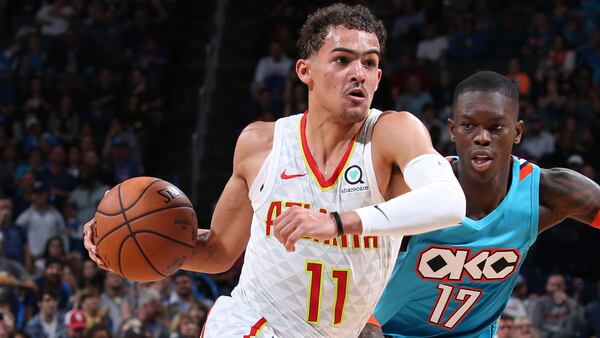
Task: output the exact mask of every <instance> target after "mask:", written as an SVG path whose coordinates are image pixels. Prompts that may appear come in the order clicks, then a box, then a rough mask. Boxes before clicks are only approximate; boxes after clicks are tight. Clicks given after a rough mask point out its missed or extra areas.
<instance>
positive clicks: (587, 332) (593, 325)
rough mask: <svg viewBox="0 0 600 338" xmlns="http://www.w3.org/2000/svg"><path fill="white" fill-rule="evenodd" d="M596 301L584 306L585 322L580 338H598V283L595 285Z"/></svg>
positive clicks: (599, 311)
mask: <svg viewBox="0 0 600 338" xmlns="http://www.w3.org/2000/svg"><path fill="white" fill-rule="evenodd" d="M596 297H597V298H596V299H595V300H594V301H592V302H590V303H589V304H588V305H586V306H585V310H584V318H585V322H584V325H583V327H582V328H581V332H580V338H587V337H600V281H599V282H598V284H597V289H596Z"/></svg>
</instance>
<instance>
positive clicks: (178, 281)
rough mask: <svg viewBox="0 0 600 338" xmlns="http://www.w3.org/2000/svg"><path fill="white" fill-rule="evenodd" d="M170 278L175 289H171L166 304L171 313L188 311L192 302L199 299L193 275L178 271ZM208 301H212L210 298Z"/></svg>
mask: <svg viewBox="0 0 600 338" xmlns="http://www.w3.org/2000/svg"><path fill="white" fill-rule="evenodd" d="M171 280H172V281H173V284H174V285H175V289H174V290H173V291H171V294H170V295H169V299H168V300H167V302H166V303H167V304H166V305H167V306H168V308H169V310H170V312H172V313H173V314H174V313H177V312H189V311H190V308H191V306H192V304H194V303H195V302H198V301H200V297H199V294H197V293H196V292H197V291H196V289H197V287H198V285H197V284H196V282H195V281H194V279H193V277H192V276H191V275H190V274H189V273H187V272H185V271H178V272H177V273H176V274H175V275H173V277H171ZM210 303H212V300H210Z"/></svg>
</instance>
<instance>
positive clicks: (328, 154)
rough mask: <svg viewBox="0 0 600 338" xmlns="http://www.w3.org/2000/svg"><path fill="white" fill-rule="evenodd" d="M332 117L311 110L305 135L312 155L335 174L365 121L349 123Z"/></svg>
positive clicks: (327, 170) (319, 163) (325, 113)
mask: <svg viewBox="0 0 600 338" xmlns="http://www.w3.org/2000/svg"><path fill="white" fill-rule="evenodd" d="M332 115H333V113H330V112H316V111H313V110H311V112H310V113H308V115H307V116H306V129H305V133H306V140H307V143H308V147H309V149H310V153H311V155H312V156H313V158H314V159H315V161H316V162H317V164H318V165H319V167H320V168H321V169H323V170H324V171H326V172H333V170H334V169H335V167H336V166H337V164H338V161H339V160H340V158H341V157H342V155H343V153H344V151H345V150H346V148H347V147H348V145H349V144H350V142H351V141H352V139H353V138H354V136H355V135H356V133H357V132H358V130H359V129H360V127H361V126H362V123H363V121H364V120H363V121H359V122H357V123H348V122H343V121H339V120H338V119H336V117H333V116H332ZM305 150H306V149H305Z"/></svg>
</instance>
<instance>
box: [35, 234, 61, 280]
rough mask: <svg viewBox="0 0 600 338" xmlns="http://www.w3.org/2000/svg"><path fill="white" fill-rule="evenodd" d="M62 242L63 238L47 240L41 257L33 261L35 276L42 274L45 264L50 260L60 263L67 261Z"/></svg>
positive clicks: (57, 237) (56, 237) (54, 237)
mask: <svg viewBox="0 0 600 338" xmlns="http://www.w3.org/2000/svg"><path fill="white" fill-rule="evenodd" d="M63 240H64V239H63V236H53V237H50V239H48V241H47V242H46V248H45V249H44V253H43V255H42V256H41V257H40V258H38V259H37V260H36V261H35V271H36V274H41V273H43V272H44V268H45V267H46V262H48V261H49V259H51V258H52V259H56V260H61V261H65V260H66V259H67V251H66V250H65V245H64V242H63Z"/></svg>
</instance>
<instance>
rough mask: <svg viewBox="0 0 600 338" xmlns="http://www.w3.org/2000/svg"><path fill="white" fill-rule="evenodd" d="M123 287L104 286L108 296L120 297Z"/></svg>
mask: <svg viewBox="0 0 600 338" xmlns="http://www.w3.org/2000/svg"><path fill="white" fill-rule="evenodd" d="M122 291H123V289H122V288H106V293H107V294H108V295H109V296H110V297H120V296H121V294H122V293H123V292H122Z"/></svg>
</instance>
